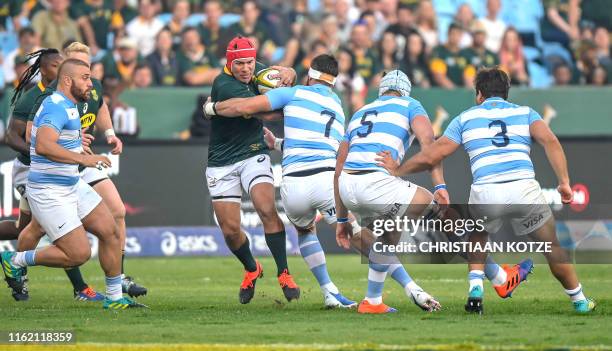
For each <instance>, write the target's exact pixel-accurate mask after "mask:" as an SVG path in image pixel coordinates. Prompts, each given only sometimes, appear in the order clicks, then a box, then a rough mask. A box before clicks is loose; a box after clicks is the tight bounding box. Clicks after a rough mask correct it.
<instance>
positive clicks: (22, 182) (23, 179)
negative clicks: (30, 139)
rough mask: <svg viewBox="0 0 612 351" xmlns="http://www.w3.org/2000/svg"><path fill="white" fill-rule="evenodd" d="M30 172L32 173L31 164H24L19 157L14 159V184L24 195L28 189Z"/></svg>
mask: <svg viewBox="0 0 612 351" xmlns="http://www.w3.org/2000/svg"><path fill="white" fill-rule="evenodd" d="M28 173H30V166H27V165H24V164H23V163H22V162H21V161H19V159H18V158H15V159H14V160H13V186H14V187H15V188H16V189H17V191H19V193H20V194H21V195H22V196H23V195H24V194H25V191H26V184H27V183H28Z"/></svg>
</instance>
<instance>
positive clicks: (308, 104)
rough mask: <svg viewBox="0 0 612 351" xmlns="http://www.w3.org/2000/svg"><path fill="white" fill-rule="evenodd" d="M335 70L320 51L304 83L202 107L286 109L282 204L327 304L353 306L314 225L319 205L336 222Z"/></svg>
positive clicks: (241, 111) (338, 116)
mask: <svg viewBox="0 0 612 351" xmlns="http://www.w3.org/2000/svg"><path fill="white" fill-rule="evenodd" d="M337 75H338V62H337V61H336V59H335V58H334V57H333V56H330V55H319V56H317V57H315V58H314V59H313V61H312V64H311V67H310V71H309V73H308V80H307V82H306V85H297V86H294V87H281V88H276V89H272V90H270V91H268V92H267V93H265V94H264V95H259V96H254V97H249V98H233V99H229V100H225V101H222V102H209V103H207V104H206V105H205V107H204V110H205V113H206V115H207V116H212V115H217V114H218V115H221V116H224V117H242V116H250V115H254V114H258V113H262V112H270V111H274V110H280V109H282V110H283V112H284V124H285V127H284V128H285V139H284V141H283V144H284V147H283V161H282V167H283V182H282V184H281V197H282V201H283V205H284V207H285V211H286V213H287V217H288V218H289V220H290V221H291V223H293V225H294V226H295V228H296V230H297V232H298V242H299V246H300V253H301V254H302V257H303V258H304V260H305V261H306V264H307V265H308V267H309V268H310V271H311V272H312V273H313V275H314V276H315V278H316V279H317V281H318V283H319V286H320V287H321V291H322V293H323V298H324V303H325V306H326V307H328V308H333V307H344V308H349V307H354V306H356V305H357V303H356V302H355V301H352V300H350V299H348V298H346V297H345V296H343V295H342V294H341V293H340V291H339V290H338V287H336V285H335V284H334V283H333V282H332V280H331V278H330V276H329V273H328V271H327V264H326V261H325V254H324V253H323V249H322V248H321V244H320V243H319V239H318V238H317V234H316V226H315V217H316V214H317V210H319V211H320V212H321V213H322V214H323V218H324V220H325V221H326V222H327V223H328V224H333V225H335V224H336V213H335V212H336V210H335V205H334V189H333V175H334V173H333V172H334V169H335V168H334V167H335V164H336V153H337V151H338V146H339V145H340V141H341V140H342V136H343V135H344V112H343V110H342V106H341V103H340V98H339V97H338V96H337V95H336V93H334V92H333V90H332V88H333V85H334V83H335V80H336V76H337Z"/></svg>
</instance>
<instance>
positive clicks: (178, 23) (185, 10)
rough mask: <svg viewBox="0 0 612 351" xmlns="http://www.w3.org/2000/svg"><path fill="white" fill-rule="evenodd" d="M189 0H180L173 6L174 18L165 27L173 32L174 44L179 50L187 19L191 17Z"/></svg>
mask: <svg viewBox="0 0 612 351" xmlns="http://www.w3.org/2000/svg"><path fill="white" fill-rule="evenodd" d="M189 6H190V4H189V1H188V0H178V1H177V2H175V3H174V7H173V8H172V18H170V22H168V23H167V24H166V26H165V27H164V28H166V29H168V30H170V33H172V46H173V47H174V49H175V50H178V49H179V48H180V46H181V33H182V32H183V29H184V28H185V20H186V19H187V18H188V17H189V11H190V10H189Z"/></svg>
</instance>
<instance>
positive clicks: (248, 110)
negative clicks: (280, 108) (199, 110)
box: [204, 95, 272, 117]
mask: <svg viewBox="0 0 612 351" xmlns="http://www.w3.org/2000/svg"><path fill="white" fill-rule="evenodd" d="M269 111H272V106H271V104H270V100H268V97H267V96H265V95H257V96H253V97H248V98H232V99H229V100H225V101H221V102H207V103H206V104H205V105H204V112H205V113H206V114H208V115H211V116H215V115H217V116H223V117H242V116H249V115H253V114H256V113H260V112H269ZM210 112H212V113H210Z"/></svg>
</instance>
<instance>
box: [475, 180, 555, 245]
mask: <svg viewBox="0 0 612 351" xmlns="http://www.w3.org/2000/svg"><path fill="white" fill-rule="evenodd" d="M469 205H470V206H469V208H470V214H471V215H472V217H473V218H474V219H485V218H486V219H485V230H486V231H487V232H488V233H491V234H493V233H496V232H498V231H499V229H500V228H501V227H502V225H503V222H504V221H507V222H510V224H511V225H512V228H513V230H514V233H515V234H516V235H526V234H529V233H532V232H533V231H534V230H536V229H538V228H540V227H541V226H542V225H544V223H546V221H548V219H549V218H551V217H552V211H551V210H550V206H549V205H548V203H547V202H546V198H545V197H544V194H543V193H542V189H541V188H540V184H539V183H538V181H537V180H535V179H521V180H516V181H513V182H507V183H492V184H481V185H472V189H471V191H470V200H469Z"/></svg>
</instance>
